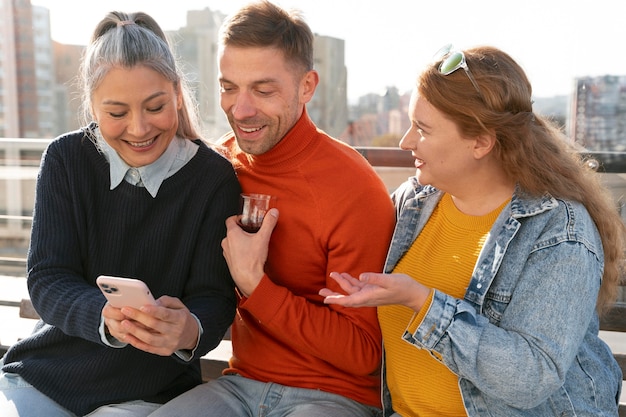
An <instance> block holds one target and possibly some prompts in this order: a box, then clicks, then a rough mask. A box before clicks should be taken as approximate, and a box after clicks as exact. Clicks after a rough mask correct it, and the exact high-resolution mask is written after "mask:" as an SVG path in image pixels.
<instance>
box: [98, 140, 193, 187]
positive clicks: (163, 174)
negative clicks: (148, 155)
mask: <svg viewBox="0 0 626 417" xmlns="http://www.w3.org/2000/svg"><path fill="white" fill-rule="evenodd" d="M96 137H97V142H98V147H99V148H100V149H101V150H102V152H103V154H104V156H105V158H106V159H107V160H108V161H109V165H110V178H111V190H113V189H115V188H116V187H117V186H118V185H120V184H121V182H122V180H124V179H125V180H126V181H127V182H129V183H130V184H132V185H138V186H143V187H145V188H146V190H147V191H148V192H149V193H150V195H151V196H152V197H156V195H157V192H158V191H159V188H160V187H161V184H163V181H164V180H165V179H166V178H168V177H169V176H170V175H172V173H173V172H172V170H174V171H176V170H178V169H180V166H177V165H179V164H175V163H176V162H177V160H180V159H181V158H182V159H183V160H185V159H187V158H185V156H184V155H183V156H179V153H182V152H186V151H188V146H187V145H190V146H191V145H192V143H191V141H188V140H185V139H181V138H179V137H178V136H175V137H174V139H173V140H172V141H171V142H170V144H169V146H168V147H167V149H166V150H165V152H163V155H161V156H160V157H159V158H158V159H157V160H156V161H154V162H153V163H151V164H149V165H145V166H142V167H137V168H133V167H131V166H129V165H128V164H127V163H126V162H124V160H123V159H122V158H121V157H120V156H119V155H118V153H117V152H116V151H115V149H113V148H112V147H111V146H110V145H109V144H108V143H107V141H106V140H104V138H103V137H102V135H101V134H100V129H96ZM187 142H189V144H188V143H187ZM177 157H178V158H177ZM187 160H188V159H187ZM185 162H186V161H185ZM183 165H184V163H183ZM132 170H134V171H136V172H138V173H139V178H140V180H141V181H140V183H139V184H137V182H136V174H135V177H133V175H132V173H131V172H132ZM133 178H135V180H134V179H133Z"/></svg>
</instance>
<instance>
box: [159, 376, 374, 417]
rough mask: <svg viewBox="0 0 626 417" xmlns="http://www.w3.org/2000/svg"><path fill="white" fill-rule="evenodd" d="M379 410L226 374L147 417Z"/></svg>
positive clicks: (338, 416)
mask: <svg viewBox="0 0 626 417" xmlns="http://www.w3.org/2000/svg"><path fill="white" fill-rule="evenodd" d="M380 413H381V410H379V409H378V408H376V407H370V406H367V405H364V404H361V403H359V402H357V401H354V400H352V399H350V398H346V397H343V396H341V395H337V394H331V393H329V392H324V391H319V390H314V389H306V388H294V387H286V386H284V385H279V384H275V383H271V382H270V383H264V382H259V381H255V380H252V379H249V378H244V377H242V376H239V375H225V376H222V377H220V378H217V379H214V380H212V381H210V382H207V383H206V384H202V385H199V386H197V387H195V388H193V389H192V390H190V391H187V392H186V393H184V394H182V395H180V396H178V397H177V398H174V399H173V400H171V401H170V402H168V403H166V404H164V405H163V406H162V407H161V408H159V409H158V410H157V411H155V412H154V413H152V414H150V417H210V416H216V417H246V416H249V417H287V416H289V417H363V416H367V417H376V416H379V415H380Z"/></svg>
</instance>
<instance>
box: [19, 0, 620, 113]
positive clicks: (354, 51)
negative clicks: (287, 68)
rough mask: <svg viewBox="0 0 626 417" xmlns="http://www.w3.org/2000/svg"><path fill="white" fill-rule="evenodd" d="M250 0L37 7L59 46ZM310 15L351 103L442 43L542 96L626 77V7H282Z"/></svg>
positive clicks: (410, 72) (597, 1)
mask: <svg viewBox="0 0 626 417" xmlns="http://www.w3.org/2000/svg"><path fill="white" fill-rule="evenodd" d="M247 2H248V0H175V1H163V2H161V1H157V0H103V1H98V0H96V1H85V0H31V3H32V4H33V5H38V6H43V7H45V8H47V9H49V10H50V24H51V35H52V39H53V40H55V41H57V42H60V43H66V44H77V45H85V44H87V42H88V40H89V37H90V35H91V32H92V31H93V29H94V28H95V26H96V24H97V23H98V22H99V21H100V20H101V19H102V18H103V17H104V16H105V14H106V13H107V12H109V11H113V10H119V11H124V12H136V11H143V12H146V13H148V14H150V15H151V16H152V17H153V18H154V19H155V20H156V21H157V22H158V23H159V24H160V25H161V27H162V28H163V29H164V30H166V31H167V30H177V29H179V28H181V27H183V26H185V25H186V19H187V11H189V10H202V9H205V8H207V7H208V8H209V9H211V10H214V11H215V10H217V11H221V12H223V13H225V14H230V13H232V12H234V11H235V10H236V9H237V8H238V7H240V6H242V5H243V4H246V3H247ZM275 3H276V4H278V5H280V6H282V7H285V8H287V9H290V8H295V9H298V10H300V11H301V12H302V14H303V16H304V18H305V19H306V21H307V22H308V23H309V25H310V26H311V29H312V30H313V32H315V33H317V34H319V35H323V36H331V37H335V38H340V39H344V40H345V64H346V67H347V70H348V98H349V99H350V101H355V100H356V99H357V98H358V97H360V96H362V95H365V94H368V93H382V92H384V90H385V88H386V87H389V86H395V87H397V88H399V89H400V92H404V91H408V90H411V89H412V88H413V86H414V81H415V79H416V76H417V74H418V73H419V71H420V70H421V69H422V68H423V67H424V66H425V65H427V64H428V63H429V62H430V61H431V59H432V56H433V54H434V53H435V52H436V51H437V50H438V49H439V48H440V47H441V46H443V45H445V44H448V43H452V44H454V45H455V47H457V48H460V49H465V48H469V47H472V46H477V45H493V46H496V47H498V48H501V49H503V50H504V51H505V52H507V53H509V54H510V55H511V56H512V57H513V58H514V59H515V60H517V62H518V63H520V64H521V65H522V67H523V68H524V70H525V71H526V73H527V75H528V77H529V79H530V81H531V83H532V84H533V92H534V95H535V97H551V96H554V95H567V94H569V93H571V91H572V88H573V85H574V80H575V78H576V77H581V76H601V75H607V74H609V75H620V76H622V75H624V76H626V51H625V48H624V40H626V1H624V0H579V1H572V0H526V1H523V2H522V1H515V2H513V1H507V0H472V1H468V0H446V1H438V0H376V1H373V0H276V1H275Z"/></svg>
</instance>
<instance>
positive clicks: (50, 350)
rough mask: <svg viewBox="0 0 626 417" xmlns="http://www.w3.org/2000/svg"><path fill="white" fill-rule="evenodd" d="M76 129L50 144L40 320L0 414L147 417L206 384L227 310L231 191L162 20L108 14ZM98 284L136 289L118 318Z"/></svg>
mask: <svg viewBox="0 0 626 417" xmlns="http://www.w3.org/2000/svg"><path fill="white" fill-rule="evenodd" d="M81 75H82V82H83V89H84V94H83V98H84V101H83V107H84V109H85V115H86V117H87V118H88V119H87V120H88V123H86V125H85V127H84V128H82V129H80V130H78V131H75V132H69V133H67V134H64V135H61V136H60V137H58V138H57V139H55V140H54V141H52V142H51V144H50V145H49V146H48V148H47V149H46V151H45V153H44V155H43V157H42V162H41V167H40V173H39V176H38V179H37V187H36V198H35V210H34V218H33V227H32V232H31V244H30V249H29V253H28V275H27V281H28V289H29V294H30V297H31V300H32V302H33V305H34V306H35V308H36V310H37V312H38V313H39V314H40V315H41V317H42V319H41V321H40V322H39V323H38V324H37V326H36V327H35V329H34V331H33V333H32V335H31V336H30V337H28V338H26V339H24V340H22V341H20V342H18V343H16V344H15V345H14V346H12V347H11V349H9V351H8V352H7V353H6V355H5V356H4V358H2V362H0V365H2V371H1V373H0V415H2V416H4V417H8V416H28V417H38V416H46V417H51V416H52V417H57V416H59V417H60V416H63V417H74V416H83V415H89V416H105V415H106V416H109V415H116V416H145V415H148V414H149V413H150V412H152V411H154V410H155V409H156V408H158V407H159V406H160V404H161V403H163V402H165V401H167V400H169V399H171V398H173V397H174V396H176V395H178V394H180V393H182V392H184V391H186V390H188V389H190V388H192V387H194V386H196V385H198V384H200V383H201V382H202V381H201V373H200V363H199V358H200V357H201V356H202V355H204V354H206V353H207V352H209V351H210V350H211V349H213V348H215V347H216V346H217V345H218V343H219V342H220V340H221V339H222V336H223V335H224V333H225V331H226V330H227V328H228V326H229V325H230V324H231V322H232V320H233V317H234V312H235V292H234V284H233V281H232V279H231V277H230V273H229V271H228V267H227V265H226V261H225V260H224V257H223V256H222V249H221V246H220V244H221V241H222V239H223V238H224V237H225V236H226V227H225V220H226V218H227V217H229V216H232V215H234V214H236V212H237V209H238V198H239V193H240V191H241V190H240V186H239V183H238V181H237V178H236V175H235V172H234V170H233V168H232V165H231V164H230V163H229V162H228V161H227V160H226V159H225V158H224V157H223V156H221V155H220V154H219V153H218V152H216V151H215V150H214V149H212V148H211V147H209V146H207V144H206V143H205V142H204V141H202V140H201V139H200V137H199V134H198V129H197V127H196V117H195V106H193V105H192V102H191V101H190V95H189V94H187V90H186V87H185V84H184V79H183V78H182V75H181V74H180V73H179V71H178V70H177V66H176V60H175V57H174V55H173V53H172V51H171V49H170V47H169V45H168V42H167V40H166V38H165V35H164V34H163V31H162V30H161V29H160V27H159V26H158V24H157V23H156V22H155V21H154V20H153V19H152V18H151V17H150V16H148V15H146V14H145V13H134V14H126V13H121V12H112V13H109V14H108V15H107V16H106V17H105V18H104V19H103V20H102V21H101V22H100V24H98V26H97V28H96V30H95V32H94V34H93V37H92V39H91V42H90V44H89V46H88V47H87V50H86V52H85V55H84V58H83V62H82V66H81ZM101 275H113V276H121V277H129V278H136V279H141V280H143V281H144V282H145V283H146V284H147V286H148V287H149V288H150V290H151V292H152V293H153V294H154V296H155V298H156V303H155V304H153V305H143V306H135V307H132V306H125V305H122V306H120V307H114V306H112V305H111V304H110V303H108V302H107V300H106V299H105V297H104V296H103V295H102V293H101V291H100V289H98V287H97V284H96V279H97V278H98V277H99V276H101Z"/></svg>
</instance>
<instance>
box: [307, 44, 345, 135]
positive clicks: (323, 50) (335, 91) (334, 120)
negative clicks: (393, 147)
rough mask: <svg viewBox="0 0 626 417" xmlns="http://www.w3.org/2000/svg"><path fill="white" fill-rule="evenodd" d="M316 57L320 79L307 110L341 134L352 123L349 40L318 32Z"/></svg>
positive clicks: (322, 126) (324, 127) (323, 125)
mask: <svg viewBox="0 0 626 417" xmlns="http://www.w3.org/2000/svg"><path fill="white" fill-rule="evenodd" d="M314 60H315V69H316V70H317V72H318V73H319V75H320V82H319V84H318V86H317V89H316V90H315V95H314V96H313V99H312V100H311V101H310V102H309V104H308V106H307V110H308V112H309V115H310V116H311V119H312V120H313V121H314V122H315V123H316V124H317V126H318V127H319V128H320V129H322V130H324V131H325V132H326V133H328V134H329V135H331V136H334V137H339V135H340V134H341V133H342V132H343V131H344V130H345V129H346V127H347V126H348V92H347V90H348V89H347V83H348V70H347V69H346V66H345V41H344V40H343V39H338V38H332V37H330V36H321V35H318V34H316V35H315V49H314Z"/></svg>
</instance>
